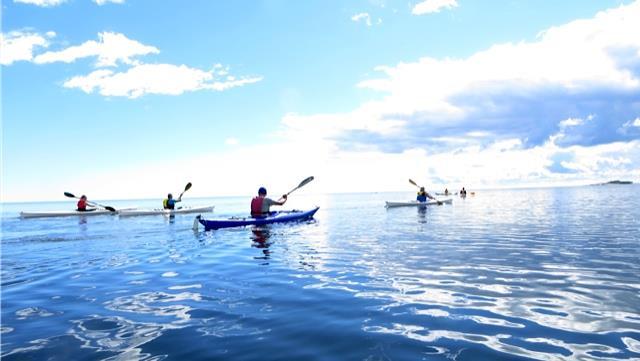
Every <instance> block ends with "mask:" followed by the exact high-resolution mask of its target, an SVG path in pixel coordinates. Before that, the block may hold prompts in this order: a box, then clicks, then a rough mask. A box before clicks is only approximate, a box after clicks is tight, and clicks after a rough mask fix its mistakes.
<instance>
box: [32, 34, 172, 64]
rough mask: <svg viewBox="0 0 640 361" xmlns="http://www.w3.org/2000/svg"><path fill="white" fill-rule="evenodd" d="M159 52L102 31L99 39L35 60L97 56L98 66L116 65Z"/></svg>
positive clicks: (46, 60) (133, 62)
mask: <svg viewBox="0 0 640 361" xmlns="http://www.w3.org/2000/svg"><path fill="white" fill-rule="evenodd" d="M159 52H160V51H159V50H158V49H157V48H156V47H154V46H149V45H144V44H142V43H140V42H138V41H135V40H131V39H129V38H127V37H126V36H125V35H123V34H119V33H112V32H102V33H99V34H98V41H95V40H89V41H86V42H84V43H83V44H81V45H76V46H71V47H68V48H66V49H64V50H60V51H49V52H46V53H44V54H40V55H38V56H36V57H35V59H34V62H35V63H37V64H46V63H54V62H65V63H71V62H74V61H76V60H78V59H81V58H86V57H92V56H95V57H97V58H98V60H97V63H96V65H97V66H116V65H117V63H118V62H121V63H124V64H135V60H134V59H133V58H134V57H136V56H142V55H147V54H157V53H159Z"/></svg>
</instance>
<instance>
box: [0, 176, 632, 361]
mask: <svg viewBox="0 0 640 361" xmlns="http://www.w3.org/2000/svg"><path fill="white" fill-rule="evenodd" d="M638 192H640V187H638V186H635V185H634V186H592V187H578V188H555V189H536V190H513V191H505V190H502V191H482V192H478V194H477V195H476V196H475V197H468V198H467V199H460V198H456V199H454V201H453V204H452V205H444V206H434V207H430V208H428V209H426V210H424V209H415V208H397V209H388V210H387V209H385V208H384V200H404V199H408V198H410V197H412V196H413V195H412V194H411V193H404V194H389V193H387V194H384V193H380V194H367V195H362V194H359V195H330V196H313V197H311V196H305V195H304V192H300V194H299V195H297V196H295V195H294V196H292V199H291V201H290V203H291V204H290V206H292V207H296V208H304V207H308V206H311V205H313V204H317V205H319V206H320V207H321V208H320V211H319V212H318V213H317V215H316V220H315V221H311V222H307V223H298V224H293V225H277V226H272V227H267V228H250V227H249V228H240V229H229V230H219V231H211V232H204V231H203V230H202V228H200V230H199V231H195V232H194V231H193V230H192V229H191V225H192V222H193V216H192V215H184V216H179V217H176V218H173V219H169V218H165V217H163V216H155V217H153V216H151V217H131V218H122V219H120V218H118V217H117V216H115V217H114V216H97V217H86V218H84V219H82V218H78V217H66V218H58V219H26V220H21V219H18V218H16V217H15V216H16V214H17V211H19V210H22V209H43V208H44V209H47V208H48V209H60V208H61V207H73V203H71V202H65V203H60V204H51V203H41V204H22V205H15V204H5V205H4V209H3V218H2V222H3V223H2V267H1V272H2V273H1V275H2V321H1V329H0V336H1V337H2V340H1V347H2V350H1V356H2V359H3V360H43V359H47V360H98V359H109V360H216V359H218V360H256V359H259V360H500V359H504V360H525V359H542V360H575V359H579V360H625V359H626V360H630V359H636V360H637V359H640V247H639V246H640V196H639V195H638ZM186 198H187V197H185V201H186V200H187V199H186ZM210 202H213V204H215V205H216V209H215V212H214V213H213V214H209V215H207V216H208V217H216V216H217V217H220V216H227V215H239V214H242V213H243V212H244V211H245V210H246V208H247V207H248V199H243V198H217V199H208V200H202V199H200V200H197V201H194V204H207V203H210ZM136 203H140V202H135V201H126V202H125V201H121V202H111V203H107V204H109V205H114V206H116V207H122V206H125V205H131V204H136ZM147 205H148V204H147Z"/></svg>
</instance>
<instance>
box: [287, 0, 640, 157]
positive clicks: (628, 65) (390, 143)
mask: <svg viewBox="0 0 640 361" xmlns="http://www.w3.org/2000/svg"><path fill="white" fill-rule="evenodd" d="M638 18H640V2H635V3H633V4H630V5H627V6H621V7H618V8H614V9H610V10H607V11H603V12H600V13H598V14H597V15H595V16H594V17H593V18H590V19H582V20H576V21H573V22H570V23H567V24H564V25H561V26H556V27H553V28H550V29H547V30H546V31H544V32H542V33H541V34H540V36H539V37H538V38H537V39H536V40H535V41H531V42H519V43H506V44H498V45H494V46H492V47H490V48H489V49H486V50H483V51H479V52H477V53H475V54H473V55H471V56H469V57H468V58H461V59H451V58H445V59H436V58H432V57H424V58H422V59H420V60H419V61H416V62H410V63H400V64H397V65H395V66H379V67H377V68H376V70H377V71H378V72H379V73H380V74H382V76H380V77H378V78H373V79H369V80H365V81H362V82H361V83H359V84H358V86H359V87H361V88H364V89H370V90H374V91H378V92H382V93H384V98H382V100H378V101H372V102H368V103H365V104H363V105H361V106H360V107H359V108H357V109H355V110H354V111H352V112H351V113H349V114H338V115H332V114H327V115H326V118H327V119H328V120H327V121H328V122H331V121H332V119H335V118H348V120H345V121H336V122H335V123H336V127H334V128H332V132H333V133H336V132H337V129H340V128H342V129H343V130H344V131H343V132H341V133H340V134H339V135H338V139H339V140H340V141H341V142H342V143H343V144H344V146H349V147H354V146H359V145H367V146H370V145H371V144H374V145H376V146H379V147H381V148H382V147H384V148H385V149H386V150H387V151H396V152H400V151H402V150H403V149H407V148H411V147H414V146H417V145H420V146H434V147H441V146H442V142H433V141H432V140H431V138H433V137H455V138H458V140H460V139H465V140H467V141H469V142H473V143H478V142H480V143H481V144H486V141H483V139H476V138H473V137H466V136H464V134H465V133H468V132H474V131H477V132H489V133H491V134H492V135H493V136H494V137H498V138H519V139H522V140H523V143H524V144H525V146H527V147H532V146H536V145H540V144H542V143H544V142H545V141H546V140H547V139H548V138H549V136H550V135H552V134H554V133H556V132H557V131H558V128H559V125H558V123H559V122H560V121H562V120H566V119H570V118H573V119H576V118H585V117H587V116H589V115H593V116H594V119H593V120H592V121H588V122H585V124H581V125H579V126H578V125H577V124H576V126H573V127H571V130H570V131H568V132H567V137H565V141H574V142H575V143H574V144H581V145H592V144H602V143H608V142H612V141H618V140H631V139H634V138H633V134H631V133H629V132H627V133H626V134H622V133H621V132H619V131H617V129H618V128H620V127H621V126H622V125H623V124H624V123H625V122H626V121H628V120H629V119H630V118H631V119H633V117H635V116H637V114H638V109H637V104H638V102H640V92H639V91H638V90H639V89H640V37H638V36H636V34H640V22H638V21H635V20H636V19H638ZM612 104H615V106H612ZM363 116H364V117H366V121H365V122H361V125H358V126H355V123H357V122H358V121H357V120H355V119H360V118H362V117H363ZM319 117H320V115H314V116H313V117H312V118H311V119H310V121H309V122H311V121H312V120H313V119H317V118H319ZM299 122H301V123H305V121H304V119H300V120H299ZM391 129H393V132H392V134H389V131H390V130H391ZM381 130H382V131H381ZM569 133H572V134H569ZM578 133H581V134H580V136H577V135H578ZM569 135H572V136H569ZM487 140H488V141H490V140H491V139H489V138H487ZM432 143H433V144H432ZM566 145H569V143H567V144H566Z"/></svg>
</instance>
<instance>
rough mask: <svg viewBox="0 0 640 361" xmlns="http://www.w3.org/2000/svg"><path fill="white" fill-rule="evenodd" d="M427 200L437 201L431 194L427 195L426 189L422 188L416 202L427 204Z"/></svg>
mask: <svg viewBox="0 0 640 361" xmlns="http://www.w3.org/2000/svg"><path fill="white" fill-rule="evenodd" d="M427 198H429V199H435V198H434V197H432V196H431V195H430V194H429V193H427V191H425V190H424V187H420V190H419V191H418V196H417V197H416V201H418V202H426V201H427Z"/></svg>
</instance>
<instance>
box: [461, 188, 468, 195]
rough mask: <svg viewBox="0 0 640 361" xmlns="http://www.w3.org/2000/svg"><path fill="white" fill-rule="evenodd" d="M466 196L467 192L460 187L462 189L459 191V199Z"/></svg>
mask: <svg viewBox="0 0 640 361" xmlns="http://www.w3.org/2000/svg"><path fill="white" fill-rule="evenodd" d="M466 196H467V190H466V189H464V187H462V189H461V190H460V197H466Z"/></svg>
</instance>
